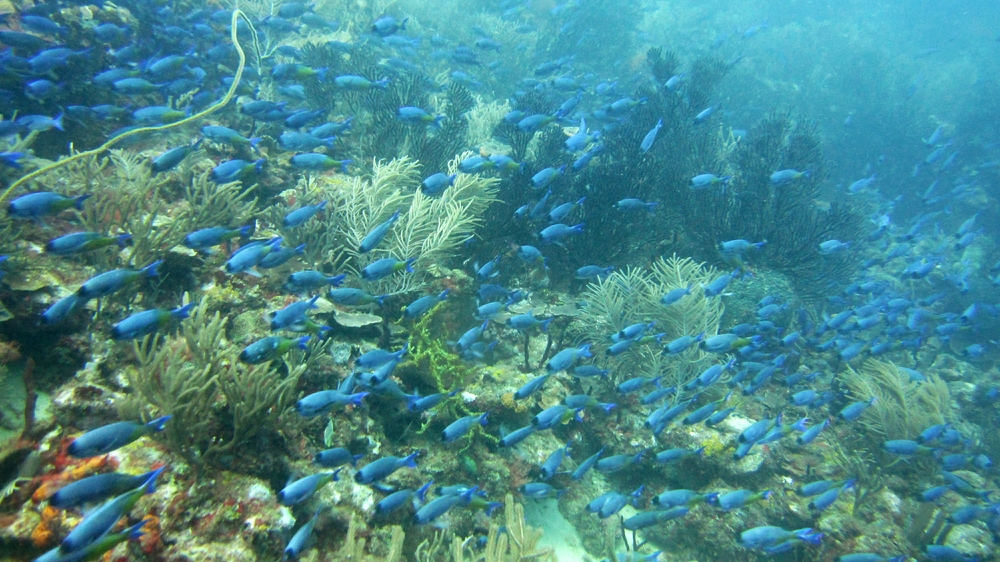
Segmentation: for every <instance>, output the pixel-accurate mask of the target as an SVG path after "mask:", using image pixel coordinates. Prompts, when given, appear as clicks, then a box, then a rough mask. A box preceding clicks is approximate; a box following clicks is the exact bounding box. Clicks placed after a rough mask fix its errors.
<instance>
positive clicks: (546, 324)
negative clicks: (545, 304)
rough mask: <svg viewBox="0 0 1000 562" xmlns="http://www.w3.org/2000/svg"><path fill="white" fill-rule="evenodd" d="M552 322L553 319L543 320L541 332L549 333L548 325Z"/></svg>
mask: <svg viewBox="0 0 1000 562" xmlns="http://www.w3.org/2000/svg"><path fill="white" fill-rule="evenodd" d="M553 320H555V317H552V318H547V319H545V320H542V331H543V332H545V333H548V332H549V324H551V323H552V321H553Z"/></svg>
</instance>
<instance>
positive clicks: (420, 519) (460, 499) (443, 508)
mask: <svg viewBox="0 0 1000 562" xmlns="http://www.w3.org/2000/svg"><path fill="white" fill-rule="evenodd" d="M477 489H478V487H476V486H473V487H472V488H469V489H468V490H466V491H465V492H463V493H461V494H449V495H445V496H440V497H437V498H434V499H433V500H431V501H429V502H427V503H426V504H424V505H423V506H422V507H421V508H420V509H418V510H417V512H416V513H415V514H414V516H413V520H414V522H415V523H416V524H417V525H426V524H428V523H431V522H432V521H434V520H435V519H437V518H438V517H441V516H442V515H444V514H445V513H448V511H449V510H451V508H453V507H455V506H458V505H469V504H470V503H471V502H472V497H473V496H474V495H475V493H476V490H477Z"/></svg>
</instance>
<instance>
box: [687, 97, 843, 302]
mask: <svg viewBox="0 0 1000 562" xmlns="http://www.w3.org/2000/svg"><path fill="white" fill-rule="evenodd" d="M719 144H722V143H719ZM694 165H700V166H703V168H701V169H700V170H699V171H697V172H693V173H704V172H709V171H710V172H714V173H716V174H720V175H721V174H723V173H726V174H731V175H732V176H733V179H732V182H731V183H730V184H729V185H728V186H726V187H725V188H719V189H709V190H691V189H688V188H687V185H686V184H687V182H688V181H689V179H690V178H687V179H685V180H684V183H679V184H673V185H674V188H673V193H674V196H673V197H672V199H673V201H674V202H675V203H676V204H677V208H678V209H679V211H680V213H679V214H678V218H679V219H680V220H681V221H683V224H684V231H685V233H686V234H687V236H688V237H689V239H690V240H691V242H693V244H694V246H696V247H695V248H692V249H693V250H694V251H696V252H697V253H698V254H699V255H702V256H705V257H706V258H711V257H713V256H718V252H717V250H716V246H717V244H718V243H719V242H721V241H724V240H734V239H745V240H752V241H754V242H760V241H765V240H766V241H767V245H766V246H764V248H762V249H761V251H760V252H757V253H755V254H754V256H753V262H754V263H755V264H759V265H763V266H766V267H770V268H772V269H775V270H778V271H781V272H782V273H786V274H788V275H790V276H791V277H792V278H793V279H794V281H795V283H796V286H797V288H798V289H799V290H801V291H803V292H804V293H805V295H806V296H811V295H814V294H819V293H820V292H821V291H823V290H824V289H825V287H826V282H828V281H829V280H830V279H833V278H843V277H846V276H848V275H849V274H850V272H851V271H853V264H854V261H855V258H854V257H853V256H854V255H856V254H851V253H844V254H841V255H839V256H824V255H822V254H820V251H819V244H820V243H821V242H824V241H826V240H830V239H839V240H844V241H857V240H860V239H861V226H862V224H863V218H862V216H863V215H862V214H861V213H859V212H857V211H856V210H853V209H852V208H851V207H848V206H846V205H840V204H837V203H831V204H825V203H822V202H819V201H818V200H817V199H818V197H819V188H820V185H821V183H822V182H823V180H824V179H825V177H826V171H825V160H824V158H823V154H822V150H821V142H820V140H819V134H818V131H817V129H816V127H815V126H814V125H812V124H809V123H799V124H793V122H792V120H791V118H790V117H789V116H788V115H787V114H775V115H771V116H769V117H767V118H765V119H764V120H762V121H761V122H760V123H758V124H757V125H756V126H754V127H753V128H752V129H751V130H750V131H749V132H748V133H747V134H746V135H745V136H744V137H743V139H742V140H740V141H739V143H735V144H730V145H728V148H722V149H721V150H719V151H718V152H717V153H716V156H714V157H713V156H712V155H711V153H710V152H706V153H704V154H703V156H702V157H700V158H695V160H694V161H693V163H692V166H694ZM694 169H697V168H694ZM782 169H794V170H798V171H803V172H804V171H808V172H809V176H808V177H803V178H800V179H798V180H796V181H792V182H780V183H773V182H772V181H771V180H770V177H771V174H772V173H774V172H775V171H778V170H782Z"/></svg>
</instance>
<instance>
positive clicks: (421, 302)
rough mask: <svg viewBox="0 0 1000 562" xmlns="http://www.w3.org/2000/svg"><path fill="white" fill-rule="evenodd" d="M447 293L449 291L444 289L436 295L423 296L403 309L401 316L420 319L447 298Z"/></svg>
mask: <svg viewBox="0 0 1000 562" xmlns="http://www.w3.org/2000/svg"><path fill="white" fill-rule="evenodd" d="M449 292H450V289H445V290H444V291H441V293H439V294H437V295H425V296H423V297H420V298H418V299H417V300H415V301H413V302H411V303H410V304H408V305H407V306H405V307H404V308H403V315H404V316H406V317H407V318H411V319H416V318H420V317H421V316H423V315H424V314H426V313H427V312H428V311H429V310H430V309H431V308H433V307H434V305H436V304H437V303H439V302H441V301H443V300H444V299H445V298H446V297H447V296H448V293H449Z"/></svg>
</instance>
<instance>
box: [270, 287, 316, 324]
mask: <svg viewBox="0 0 1000 562" xmlns="http://www.w3.org/2000/svg"><path fill="white" fill-rule="evenodd" d="M317 299H319V295H317V296H314V297H313V298H311V299H309V300H308V301H297V302H293V303H291V304H289V305H288V306H286V307H285V308H282V309H281V310H279V311H277V312H274V313H271V314H270V315H269V316H270V321H271V329H272V330H281V329H284V328H288V327H289V326H292V325H294V324H299V323H301V322H303V321H304V320H305V319H306V313H307V312H308V311H309V310H310V309H313V308H318V307H317V306H316V300H317Z"/></svg>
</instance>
